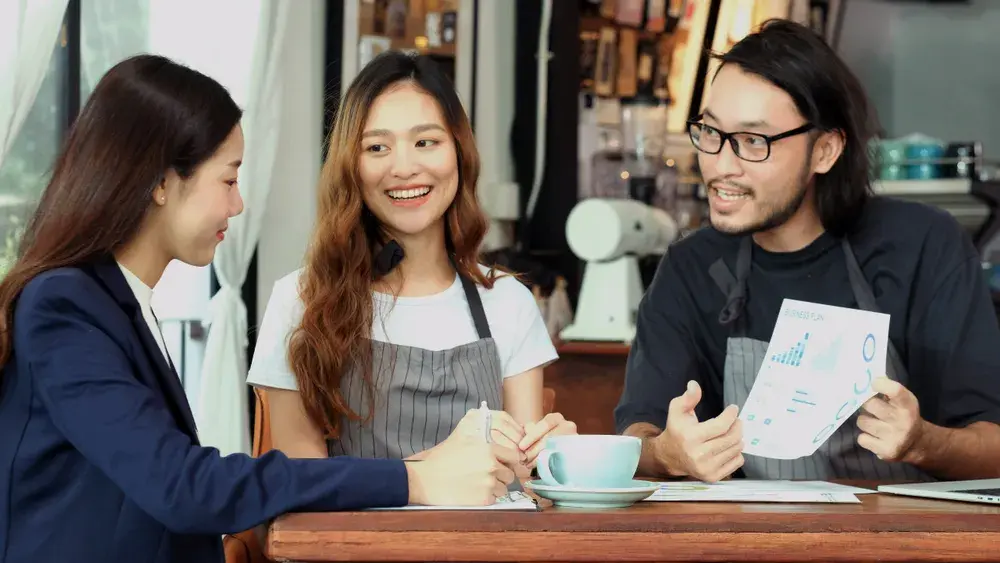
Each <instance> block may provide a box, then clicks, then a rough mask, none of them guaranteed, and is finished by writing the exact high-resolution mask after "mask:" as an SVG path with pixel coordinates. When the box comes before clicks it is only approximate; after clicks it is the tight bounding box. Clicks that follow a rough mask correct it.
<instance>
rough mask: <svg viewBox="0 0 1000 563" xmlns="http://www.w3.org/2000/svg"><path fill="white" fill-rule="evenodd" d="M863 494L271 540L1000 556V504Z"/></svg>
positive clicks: (482, 552)
mask: <svg viewBox="0 0 1000 563" xmlns="http://www.w3.org/2000/svg"><path fill="white" fill-rule="evenodd" d="M868 486H869V487H870V486H872V485H868ZM858 498H859V499H861V500H862V503H861V504H765V503H761V504H749V503H747V504H742V503H721V502H720V503H710V502H709V503H672V502H641V503H639V504H637V505H635V506H633V507H630V508H625V509H614V510H606V511H586V510H580V509H576V510H572V509H556V508H545V509H543V510H541V511H539V512H493V511H478V512H476V511H441V512H435V511H420V512H400V511H388V512H350V513H325V514H292V515H287V516H283V517H281V518H279V519H278V520H277V521H276V522H275V523H274V524H273V526H272V527H271V530H270V534H269V537H268V542H267V544H266V545H267V550H268V552H269V557H271V558H272V559H274V560H276V561H288V560H295V561H997V560H998V559H1000V506H990V505H983V504H966V503H959V502H949V501H935V500H924V499H915V498H906V497H899V496H892V495H882V494H872V495H859V497H858Z"/></svg>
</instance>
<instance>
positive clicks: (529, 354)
mask: <svg viewBox="0 0 1000 563" xmlns="http://www.w3.org/2000/svg"><path fill="white" fill-rule="evenodd" d="M483 270H484V271H487V269H486V268H483ZM300 272H301V270H297V271H295V272H292V273H291V274H289V275H287V276H285V277H283V278H281V279H280V280H278V281H277V282H275V284H274V288H273V289H272V290H271V298H270V300H268V302H267V308H266V309H265V311H264V320H263V322H262V323H261V326H260V331H259V333H258V335H257V345H256V346H255V347H254V353H253V363H252V364H251V366H250V373H249V374H248V375H247V383H248V384H250V385H253V386H257V387H273V388H277V389H288V390H292V391H295V390H298V383H297V381H296V379H295V374H294V373H293V372H292V370H291V368H290V366H289V365H288V341H289V338H290V336H291V333H292V331H293V330H294V329H295V328H296V327H298V325H299V322H300V321H301V319H302V309H303V305H302V300H301V299H300V298H299V274H300ZM478 289H479V295H480V297H481V298H482V300H483V309H485V311H486V319H487V321H488V322H489V325H490V332H492V335H493V340H494V341H495V342H496V345H497V350H498V352H499V354H500V362H501V368H502V371H503V376H504V378H507V377H511V376H514V375H518V374H520V373H524V372H525V371H528V370H530V369H532V368H536V367H539V366H543V365H545V364H547V363H549V362H551V361H553V360H555V359H557V358H558V355H557V354H556V350H555V346H553V345H552V339H551V338H550V337H549V333H548V330H547V329H546V328H545V322H544V320H543V319H542V314H541V311H540V310H539V308H538V304H537V302H536V301H535V298H534V296H533V295H532V294H531V291H530V290H529V289H528V288H527V287H525V286H524V284H522V283H521V282H519V281H518V280H516V279H514V278H513V277H510V276H504V277H502V278H500V279H498V280H496V282H495V283H494V284H493V289H485V288H483V287H478ZM372 299H373V303H374V315H373V323H372V333H371V334H372V338H373V339H374V340H378V341H380V342H388V343H391V344H396V345H400V346H413V347H417V348H423V349H426V350H447V349H450V348H455V347H457V346H461V345H463V344H468V343H470V342H475V341H476V340H479V335H478V334H477V333H476V326H475V323H474V322H473V320H472V313H471V311H470V310H469V304H468V301H467V300H466V298H465V292H464V291H463V290H462V282H461V280H460V279H459V277H458V275H456V276H455V282H454V283H452V284H451V286H450V287H449V288H448V289H446V290H444V291H442V292H441V293H438V294H435V295H429V296H426V297H398V298H393V296H391V295H387V294H383V293H373V296H372Z"/></svg>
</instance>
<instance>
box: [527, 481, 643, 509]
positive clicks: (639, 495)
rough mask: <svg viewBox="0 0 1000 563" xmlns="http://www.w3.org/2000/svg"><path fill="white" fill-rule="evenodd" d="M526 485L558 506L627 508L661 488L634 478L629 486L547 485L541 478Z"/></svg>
mask: <svg viewBox="0 0 1000 563" xmlns="http://www.w3.org/2000/svg"><path fill="white" fill-rule="evenodd" d="M524 486H525V487H527V488H529V489H531V490H532V491H534V493H535V494H536V495H538V496H540V497H542V498H546V499H549V500H551V501H552V503H553V504H555V505H556V506H563V507H567V508H592V509H594V508H626V507H629V506H632V505H633V504H635V503H637V502H639V501H641V500H643V499H645V498H647V497H649V496H650V495H652V494H653V493H655V492H656V490H657V489H659V488H660V485H659V484H658V483H651V482H649V481H638V480H633V481H632V484H631V485H629V486H627V487H614V488H594V487H565V486H552V485H546V484H545V483H544V482H542V481H541V480H535V481H528V482H527V483H525V484H524Z"/></svg>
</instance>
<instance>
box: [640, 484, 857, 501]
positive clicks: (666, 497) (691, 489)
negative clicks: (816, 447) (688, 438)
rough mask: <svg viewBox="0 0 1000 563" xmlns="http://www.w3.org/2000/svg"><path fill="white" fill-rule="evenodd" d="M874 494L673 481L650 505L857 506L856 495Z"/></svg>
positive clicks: (839, 488)
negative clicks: (683, 503)
mask: <svg viewBox="0 0 1000 563" xmlns="http://www.w3.org/2000/svg"><path fill="white" fill-rule="evenodd" d="M875 492H876V491H874V490H871V489H862V488H859V487H850V486H847V485H839V484H836V483H827V482H825V481H778V480H775V481H770V480H752V479H730V480H727V481H720V482H718V483H702V482H700V481H673V482H670V483H662V484H660V488H659V490H657V491H656V492H655V493H653V494H652V496H650V497H648V498H646V499H645V500H646V501H649V502H792V503H859V502H861V501H859V500H858V497H857V496H856V495H859V494H871V493H875Z"/></svg>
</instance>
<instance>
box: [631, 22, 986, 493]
mask: <svg viewBox="0 0 1000 563" xmlns="http://www.w3.org/2000/svg"><path fill="white" fill-rule="evenodd" d="M718 59H719V62H720V66H719V67H718V70H717V71H716V73H715V75H714V76H713V78H712V85H711V90H710V92H709V96H708V98H707V103H706V104H705V106H704V108H703V111H702V113H701V115H700V116H698V118H697V119H694V120H692V121H691V122H690V123H689V124H688V132H689V134H690V137H691V142H692V143H693V144H694V146H695V147H696V148H697V149H698V151H699V153H698V162H699V165H700V168H701V173H702V176H703V179H704V181H705V184H706V187H707V188H708V197H709V206H710V212H711V222H712V228H706V229H702V230H700V231H698V232H696V233H694V234H692V235H691V236H689V237H687V238H686V239H684V240H681V241H679V242H677V243H676V244H674V245H673V246H672V247H671V249H670V251H669V252H668V254H667V255H666V256H665V257H664V258H663V260H662V261H661V263H660V266H659V269H658V271H657V274H656V276H655V278H654V280H653V282H652V283H651V285H650V287H649V288H648V290H647V292H646V295H645V297H644V298H643V301H642V304H641V306H640V309H639V315H638V320H637V334H636V337H635V340H634V342H633V343H632V348H631V352H630V355H629V359H628V368H627V372H626V382H625V390H624V393H623V395H622V397H621V401H620V403H619V405H618V408H617V409H616V410H615V420H616V424H617V427H618V431H619V432H622V433H624V434H628V435H632V436H638V437H640V438H642V439H643V450H642V459H641V461H640V468H639V472H640V473H641V474H644V475H650V476H670V477H683V476H687V477H691V478H695V479H700V480H704V481H709V482H712V481H717V480H720V479H724V478H726V477H729V476H731V475H734V474H737V475H738V474H742V475H743V476H745V477H749V478H755V479H823V480H827V479H838V478H854V479H872V480H880V481H921V480H933V479H974V478H986V477H995V476H1000V426H998V423H1000V330H998V326H997V318H996V314H995V313H994V310H993V306H992V302H991V299H990V296H989V293H988V290H987V287H986V284H985V279H984V275H983V273H982V270H981V267H980V262H979V257H978V255H977V252H976V250H975V248H974V247H973V245H972V243H971V241H970V240H969V237H968V236H967V235H966V234H965V233H964V232H963V231H962V229H961V228H960V226H959V225H958V224H957V222H956V221H954V220H953V219H952V218H951V216H949V215H948V214H947V213H945V212H943V211H940V210H938V209H935V208H932V207H929V206H924V205H921V204H918V203H909V202H903V201H898V200H892V199H887V198H882V197H875V196H873V195H872V193H871V182H870V179H869V171H870V170H871V163H870V162H869V156H868V147H869V141H870V140H871V139H872V137H873V135H874V134H875V132H876V129H877V123H876V119H875V116H874V114H873V112H872V111H871V110H870V109H869V105H868V102H867V100H866V99H865V94H864V91H863V89H862V87H861V85H860V84H859V82H858V80H857V78H855V77H854V75H852V74H851V72H850V71H849V70H848V68H847V67H846V66H845V65H844V63H843V62H842V61H840V60H839V59H838V57H837V55H836V54H835V53H834V52H833V51H832V50H831V49H830V48H829V47H828V46H827V45H826V44H825V43H824V42H823V40H822V39H821V38H820V37H819V36H817V35H816V34H814V33H813V32H811V31H810V30H808V29H807V28H805V27H803V26H800V25H798V24H794V23H792V22H787V21H775V22H769V23H768V24H765V25H764V26H762V28H761V30H760V31H759V32H757V33H754V34H751V35H749V36H747V37H746V38H745V39H743V40H742V41H740V42H739V43H737V44H736V45H735V46H733V48H732V49H731V50H730V51H729V52H727V53H726V54H724V55H721V56H718ZM786 298H788V299H797V300H802V301H809V302H814V303H822V304H827V305H834V306H840V307H851V308H859V309H864V310H869V311H880V312H883V313H887V314H889V315H890V318H891V321H890V329H889V335H890V340H891V344H890V350H889V354H888V358H889V359H888V361H887V364H888V365H887V369H886V371H887V373H886V374H885V375H886V376H887V377H884V378H883V377H880V378H877V379H876V380H875V381H874V382H873V389H874V390H875V391H876V392H877V393H879V395H877V396H876V397H875V398H873V399H871V400H869V401H868V402H867V403H866V404H865V405H864V406H863V408H862V409H861V410H860V411H859V413H857V414H855V416H853V417H852V419H851V420H849V421H847V422H846V423H845V424H843V425H842V426H841V427H840V428H839V430H838V431H837V432H836V433H835V434H834V435H832V436H831V437H830V438H829V439H828V440H827V441H826V442H825V443H824V444H823V445H822V446H821V447H820V449H819V450H818V451H817V452H816V453H815V454H814V455H812V456H809V457H805V458H800V459H795V460H771V459H764V458H759V457H755V456H750V455H747V456H744V455H743V453H742V451H743V443H742V431H741V426H740V422H739V420H738V418H737V414H738V409H739V408H740V407H741V406H742V405H743V403H744V402H745V401H746V399H747V395H748V394H749V392H750V389H751V388H752V386H753V383H754V380H755V378H756V376H757V372H758V370H759V369H760V366H761V364H762V362H763V359H764V354H765V352H766V350H767V345H768V340H769V339H770V336H771V333H772V331H773V329H774V325H775V322H776V321H777V316H778V311H779V310H780V308H781V303H782V301H783V300H784V299H786Z"/></svg>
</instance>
